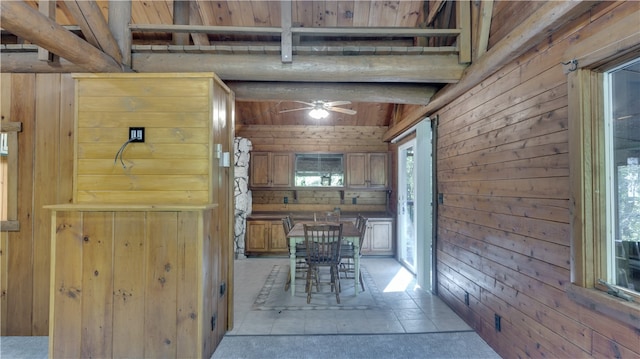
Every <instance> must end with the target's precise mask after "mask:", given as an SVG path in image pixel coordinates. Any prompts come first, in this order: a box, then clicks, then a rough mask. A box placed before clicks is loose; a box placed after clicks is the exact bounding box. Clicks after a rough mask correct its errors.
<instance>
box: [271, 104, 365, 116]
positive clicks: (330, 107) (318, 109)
mask: <svg viewBox="0 0 640 359" xmlns="http://www.w3.org/2000/svg"><path fill="white" fill-rule="evenodd" d="M294 102H297V103H301V104H303V105H306V107H299V108H292V109H289V110H282V111H280V113H285V112H293V111H301V110H311V111H309V116H311V117H313V118H315V119H321V118H325V117H327V116H328V115H329V111H334V112H340V113H344V114H346V115H355V114H356V113H357V111H355V110H352V109H349V108H342V107H337V106H342V105H350V104H351V101H330V102H325V101H313V102H304V101H294Z"/></svg>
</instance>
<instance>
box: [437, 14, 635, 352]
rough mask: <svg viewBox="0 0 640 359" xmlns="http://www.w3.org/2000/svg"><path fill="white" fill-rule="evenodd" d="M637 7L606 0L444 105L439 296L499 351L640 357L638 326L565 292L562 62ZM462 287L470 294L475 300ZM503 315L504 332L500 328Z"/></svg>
mask: <svg viewBox="0 0 640 359" xmlns="http://www.w3.org/2000/svg"><path fill="white" fill-rule="evenodd" d="M496 6H497V8H496V9H494V10H496V11H497V10H498V8H499V7H503V6H505V3H500V2H498V3H496ZM509 6H511V5H509ZM513 6H514V8H515V6H516V5H515V4H514V5H513ZM638 8H639V7H638V5H637V4H631V3H625V4H624V5H619V4H616V5H615V6H614V5H611V4H604V3H603V4H601V5H598V7H596V8H594V9H593V10H592V12H591V13H589V14H585V15H584V16H583V17H581V18H579V19H577V20H576V21H575V22H573V23H572V24H570V25H569V26H566V27H565V29H564V30H563V32H560V33H558V34H553V37H552V38H551V37H550V41H549V42H544V43H541V44H539V45H538V46H536V47H534V48H532V49H531V51H529V52H528V53H526V54H525V55H523V56H522V57H521V58H519V59H514V61H513V62H512V63H510V64H508V65H506V66H505V67H504V68H502V69H501V70H499V71H498V72H497V73H496V74H494V75H493V76H492V77H490V78H488V79H486V80H485V81H483V82H482V83H481V84H479V85H478V86H476V87H475V88H473V89H471V90H470V91H468V92H467V93H466V94H463V95H462V96H460V97H459V98H458V99H456V100H455V101H452V102H451V103H450V104H448V105H447V106H445V107H444V108H443V109H441V111H440V112H439V124H440V125H439V127H438V152H437V160H438V163H437V168H438V174H437V176H438V192H439V193H441V194H442V195H443V197H442V198H443V200H444V203H442V204H441V205H440V207H439V218H438V226H439V230H438V246H437V261H438V262H437V268H438V270H439V275H438V284H439V290H440V295H441V297H443V299H444V300H445V301H446V302H447V303H449V304H450V305H452V307H454V309H455V310H456V311H457V312H458V313H459V314H460V315H462V316H463V317H464V318H465V319H466V320H467V322H470V323H472V324H473V325H475V328H476V329H477V330H478V332H479V334H480V335H481V336H482V337H483V338H484V339H485V340H486V341H487V342H488V343H490V344H491V345H492V346H493V347H494V349H496V350H497V351H498V352H499V353H500V354H501V355H502V356H505V357H519V356H527V357H531V356H533V357H583V356H596V357H597V356H607V355H609V356H614V355H617V353H625V354H627V355H629V356H632V357H634V356H638V355H640V347H638V345H637V343H638V342H640V333H639V332H638V331H637V330H636V329H633V328H630V327H628V326H626V325H625V324H623V323H621V322H616V321H615V320H614V319H612V318H609V317H607V316H604V315H602V314H599V313H597V312H595V311H593V310H591V309H589V308H587V307H583V306H581V305H579V304H577V303H576V302H575V301H573V300H572V299H570V298H569V297H568V296H567V294H566V292H565V290H566V288H567V286H568V285H570V282H571V273H570V260H571V252H570V244H571V243H570V238H571V233H570V227H569V221H570V211H569V206H570V203H569V179H568V176H569V147H568V132H567V126H568V123H567V117H568V108H567V102H568V99H567V81H566V77H565V75H564V74H563V73H562V68H561V66H559V65H558V64H559V63H560V62H562V61H566V59H565V52H566V51H568V50H567V49H574V48H576V46H579V44H586V43H587V41H591V40H590V39H589V38H590V37H594V36H601V34H603V33H606V34H608V35H607V36H610V37H615V36H616V35H615V33H612V32H610V31H608V30H607V25H606V24H607V23H610V24H613V23H616V21H617V19H622V18H624V19H627V18H630V17H633V16H630V15H629V11H632V12H635V13H636V14H637V13H638ZM624 9H626V10H624ZM625 11H626V13H625ZM497 18H499V16H498V17H497ZM636 18H637V16H636ZM494 19H496V17H495V16H494ZM501 25H503V24H497V25H496V26H501ZM507 26H510V25H507ZM492 32H493V30H492ZM592 46H598V45H597V44H595V43H593V45H592ZM583 48H584V46H583ZM585 49H586V48H585ZM594 49H595V48H593V47H590V48H589V49H586V50H588V51H586V52H587V53H589V51H593V50H594ZM465 291H466V292H468V293H470V294H471V295H472V298H471V302H470V306H468V307H467V306H465V305H464V303H463V298H464V292H465ZM476 296H477V297H476ZM495 313H498V314H500V315H501V316H502V323H503V330H502V332H497V331H495V330H493V315H494V314H495ZM478 328H480V329H478ZM485 328H486V329H487V330H485ZM505 343H509V344H511V345H505ZM616 345H618V346H619V348H615V346H616ZM603 346H606V349H605V348H603ZM616 350H618V352H616ZM603 352H604V353H603ZM613 353H615V354H613Z"/></svg>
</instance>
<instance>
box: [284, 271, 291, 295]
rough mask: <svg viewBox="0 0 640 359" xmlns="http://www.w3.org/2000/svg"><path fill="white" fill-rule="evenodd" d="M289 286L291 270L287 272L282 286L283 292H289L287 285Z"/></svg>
mask: <svg viewBox="0 0 640 359" xmlns="http://www.w3.org/2000/svg"><path fill="white" fill-rule="evenodd" d="M290 284H291V270H289V271H288V272H287V282H286V283H285V284H284V291H285V292H286V291H288V290H289V285H290Z"/></svg>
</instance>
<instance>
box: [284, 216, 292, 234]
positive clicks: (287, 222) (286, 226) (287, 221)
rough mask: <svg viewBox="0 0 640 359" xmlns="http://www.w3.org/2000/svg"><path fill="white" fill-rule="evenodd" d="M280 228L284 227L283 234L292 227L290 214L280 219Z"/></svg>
mask: <svg viewBox="0 0 640 359" xmlns="http://www.w3.org/2000/svg"><path fill="white" fill-rule="evenodd" d="M282 228H284V234H285V235H286V234H287V233H289V232H290V231H291V229H293V220H292V219H291V216H286V217H284V218H283V219H282Z"/></svg>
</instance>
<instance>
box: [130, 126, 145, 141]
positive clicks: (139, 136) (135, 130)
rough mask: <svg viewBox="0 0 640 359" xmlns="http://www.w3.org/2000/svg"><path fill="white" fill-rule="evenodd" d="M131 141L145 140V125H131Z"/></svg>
mask: <svg viewBox="0 0 640 359" xmlns="http://www.w3.org/2000/svg"><path fill="white" fill-rule="evenodd" d="M129 141H131V142H144V127H129Z"/></svg>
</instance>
